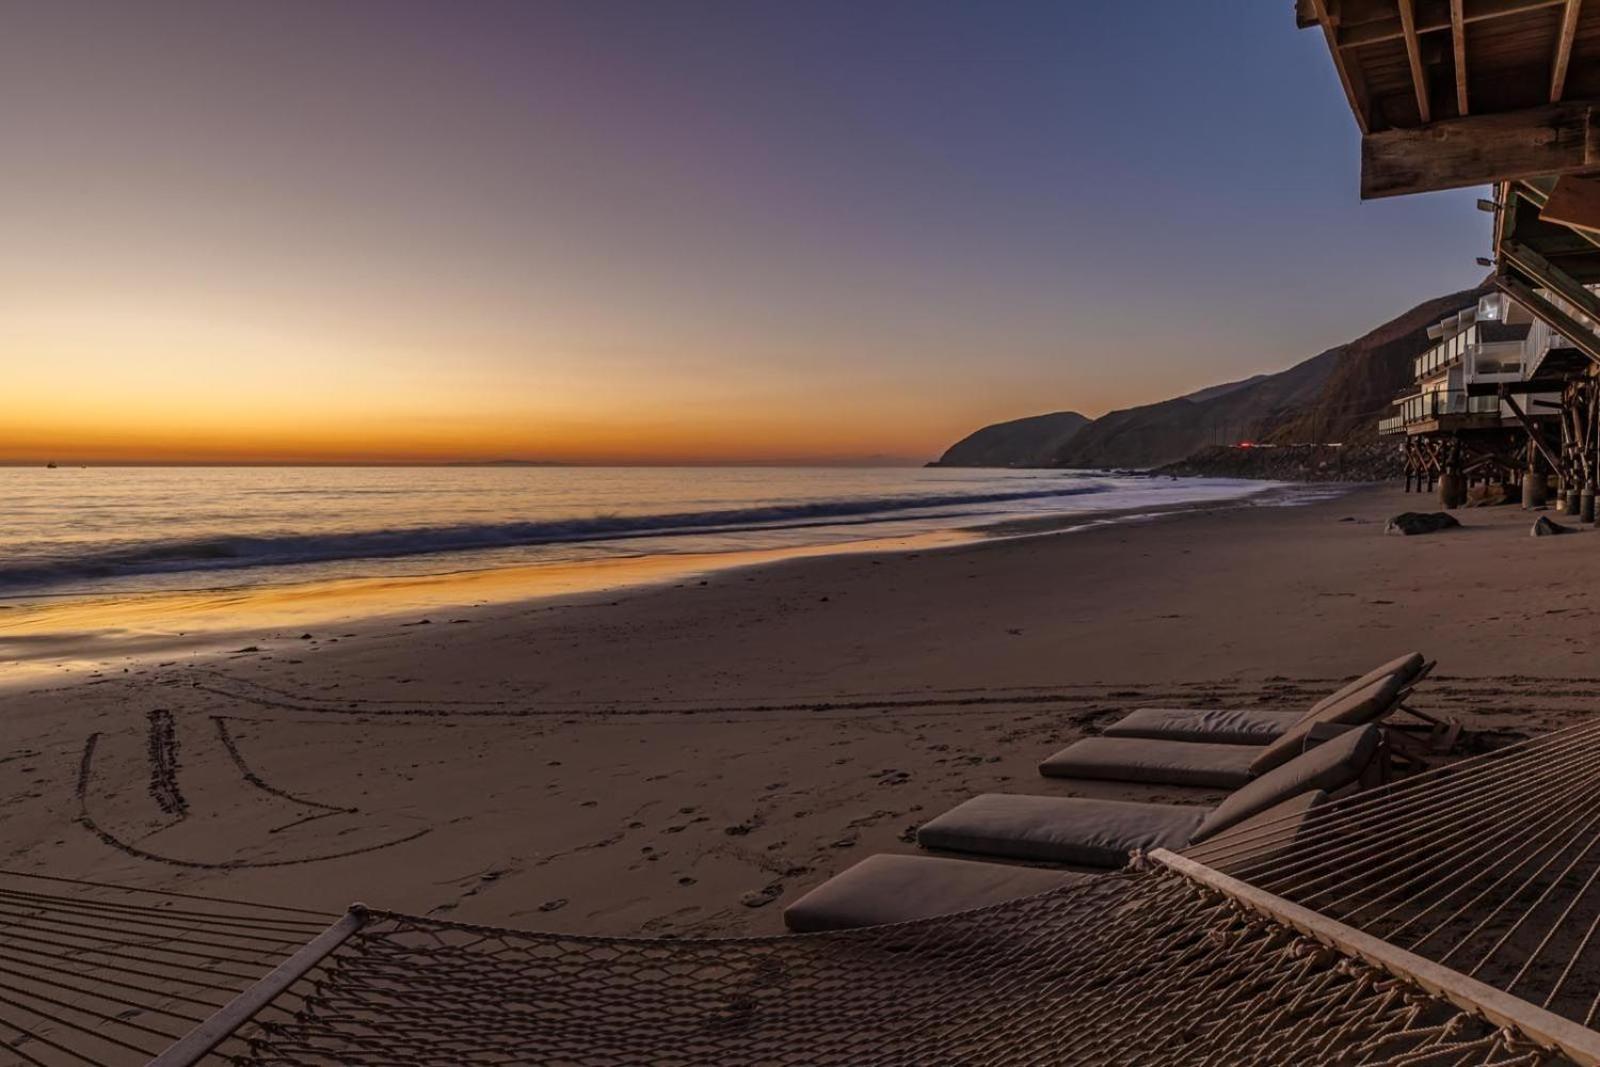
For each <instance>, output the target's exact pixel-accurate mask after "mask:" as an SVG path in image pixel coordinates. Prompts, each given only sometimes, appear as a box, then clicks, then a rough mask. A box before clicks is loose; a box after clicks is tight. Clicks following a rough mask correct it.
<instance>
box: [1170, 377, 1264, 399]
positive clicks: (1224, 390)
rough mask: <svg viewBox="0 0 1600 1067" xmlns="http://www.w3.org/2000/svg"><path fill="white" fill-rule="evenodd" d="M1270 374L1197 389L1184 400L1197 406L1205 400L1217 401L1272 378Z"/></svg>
mask: <svg viewBox="0 0 1600 1067" xmlns="http://www.w3.org/2000/svg"><path fill="white" fill-rule="evenodd" d="M1270 377H1271V375H1269V374H1252V375H1251V376H1250V377H1248V378H1240V379H1239V380H1238V381H1236V382H1223V383H1222V384H1221V385H1208V386H1206V387H1205V388H1204V389H1196V390H1195V391H1194V392H1192V393H1185V394H1183V397H1182V399H1184V400H1192V401H1194V402H1195V403H1196V404H1198V403H1200V402H1201V401H1204V400H1215V399H1216V398H1217V397H1219V396H1226V395H1228V394H1229V393H1231V392H1233V391H1234V390H1235V389H1243V388H1244V387H1245V386H1247V385H1254V384H1256V383H1257V382H1259V381H1260V380H1261V379H1263V378H1270Z"/></svg>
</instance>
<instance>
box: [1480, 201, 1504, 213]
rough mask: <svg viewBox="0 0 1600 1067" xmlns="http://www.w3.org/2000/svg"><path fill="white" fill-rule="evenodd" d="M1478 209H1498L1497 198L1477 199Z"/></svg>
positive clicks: (1498, 202)
mask: <svg viewBox="0 0 1600 1067" xmlns="http://www.w3.org/2000/svg"><path fill="white" fill-rule="evenodd" d="M1478 210H1479V211H1499V210H1500V201H1498V200H1479V201H1478Z"/></svg>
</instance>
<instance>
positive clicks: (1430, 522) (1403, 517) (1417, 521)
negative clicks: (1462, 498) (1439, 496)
mask: <svg viewBox="0 0 1600 1067" xmlns="http://www.w3.org/2000/svg"><path fill="white" fill-rule="evenodd" d="M1460 525H1461V523H1459V522H1457V521H1456V519H1455V516H1453V515H1449V514H1446V513H1445V512H1443V511H1405V512H1401V513H1400V514H1399V515H1396V516H1395V517H1394V518H1392V519H1390V520H1389V522H1388V524H1387V525H1385V526H1384V528H1383V532H1384V533H1392V534H1403V535H1405V536H1406V537H1413V536H1415V535H1417V534H1429V533H1437V532H1439V531H1440V530H1451V529H1454V528H1455V527H1457V526H1460Z"/></svg>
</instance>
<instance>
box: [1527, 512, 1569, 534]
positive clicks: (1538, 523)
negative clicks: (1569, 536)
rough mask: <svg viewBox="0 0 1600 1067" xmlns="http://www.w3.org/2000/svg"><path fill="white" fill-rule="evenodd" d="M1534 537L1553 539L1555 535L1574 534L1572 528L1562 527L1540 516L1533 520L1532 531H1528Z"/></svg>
mask: <svg viewBox="0 0 1600 1067" xmlns="http://www.w3.org/2000/svg"><path fill="white" fill-rule="evenodd" d="M1530 532H1531V533H1532V535H1533V536H1534V537H1554V536H1556V534H1565V533H1574V532H1575V531H1574V530H1573V528H1572V527H1570V526H1563V525H1561V524H1560V523H1559V522H1555V521H1554V520H1552V519H1549V518H1547V517H1545V516H1544V515H1540V516H1539V517H1538V518H1537V519H1534V520H1533V529H1532V531H1530Z"/></svg>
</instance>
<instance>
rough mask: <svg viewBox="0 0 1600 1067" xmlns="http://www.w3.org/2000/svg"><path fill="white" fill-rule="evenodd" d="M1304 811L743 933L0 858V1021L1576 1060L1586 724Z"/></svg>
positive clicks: (171, 1035) (221, 1031) (734, 1044)
mask: <svg viewBox="0 0 1600 1067" xmlns="http://www.w3.org/2000/svg"><path fill="white" fill-rule="evenodd" d="M1319 812H1320V814H1319V815H1318V817H1317V818H1316V819H1314V820H1312V821H1310V822H1309V823H1301V824H1300V825H1299V827H1298V829H1296V827H1295V825H1294V824H1293V823H1290V822H1287V821H1286V822H1284V823H1276V824H1273V823H1269V824H1259V823H1258V824H1255V825H1247V826H1243V827H1240V828H1238V829H1236V830H1234V831H1230V832H1228V833H1225V834H1223V835H1220V836H1219V837H1217V838H1215V839H1213V840H1211V841H1208V842H1206V844H1205V845H1203V846H1200V847H1197V848H1195V849H1192V850H1190V851H1189V852H1188V853H1187V854H1185V855H1184V856H1173V855H1170V854H1161V853H1158V854H1155V855H1153V856H1152V857H1147V858H1141V860H1140V861H1138V862H1136V863H1135V865H1134V867H1133V868H1131V869H1129V870H1127V871H1124V872H1120V873H1118V874H1114V875H1108V876H1106V877H1103V878H1098V879H1094V880H1091V881H1089V882H1086V883H1083V884H1080V885H1074V886H1070V887H1066V888H1063V889H1060V890H1057V891H1054V892H1051V893H1047V894H1043V895H1041V896H1036V897H1031V898H1028V899H1025V900H1020V901H1014V902H1011V903H1008V904H1003V905H997V906H995V907H991V908H985V909H981V910H977V911H970V912H964V913H961V914H957V915H950V916H944V917H940V918H935V919H926V920H921V921H917V922H911V923H902V924H897V925H893V926H881V927H871V928H865V929H859V930H849V931H840V932H835V933H825V934H809V935H800V936H788V937H772V938H741V939H722V940H712V939H707V940H681V939H642V938H605V937H574V936H563V935H557V934H540V933H530V932H526V931H516V930H507V929H500V928H495V927H485V926H473V925H468V924H463V923H451V922H444V921H439V920H432V919H425V918H420V917H416V916H409V915H401V914H397V913H393V912H387V911H381V910H373V909H366V908H360V907H357V908H355V909H352V911H351V912H350V913H349V914H348V915H346V916H344V917H342V918H333V917H317V916H314V915H312V914H311V913H306V912H297V911H294V910H292V909H283V908H275V907H271V906H265V905H245V904H240V903H237V902H224V901H213V900H209V899H207V898H196V897H187V898H185V897H176V896H172V897H165V896H163V897H158V896H156V895H154V894H145V893H141V892H139V891H128V890H114V889H112V888H110V887H104V886H91V885H88V884H85V883H71V884H67V883H59V882H52V883H48V884H47V885H46V886H45V888H42V889H41V888H40V887H39V886H38V885H36V884H35V885H33V887H32V888H31V889H15V888H11V887H12V885H13V884H19V885H29V884H30V883H28V882H27V881H26V879H25V878H23V877H22V876H7V877H3V878H0V924H3V927H4V936H3V937H0V1040H3V1041H4V1042H5V1047H6V1048H8V1049H10V1050H11V1051H12V1052H13V1053H15V1054H16V1056H17V1061H18V1062H23V1063H35V1064H51V1065H53V1064H57V1063H62V1064H66V1063H79V1064H82V1063H88V1064H104V1065H111V1067H115V1065H120V1064H123V1063H137V1062H142V1061H143V1060H144V1059H145V1058H147V1057H155V1058H154V1059H153V1061H152V1062H154V1063H155V1064H157V1065H160V1067H170V1065H178V1064H190V1063H198V1062H208V1063H225V1062H232V1063H237V1064H291V1065H293V1064H306V1065H312V1064H315V1065H336V1064H348V1065H353V1067H362V1065H368V1064H374V1065H376V1064H383V1065H409V1064H419V1065H440V1067H444V1065H456V1064H465V1063H472V1064H477V1063H484V1064H510V1063H519V1064H526V1063H541V1064H562V1065H567V1064H570V1065H624V1064H627V1065H635V1064H663V1065H680V1064H681V1065H688V1064H750V1065H758V1064H759V1065H783V1064H839V1065H845V1064H849V1065H883V1067H896V1065H906V1067H911V1065H919V1067H920V1065H929V1064H1007V1065H1009V1064H1063V1063H1093V1064H1100V1063H1110V1064H1151V1063H1182V1064H1215V1065H1218V1067H1224V1065H1233V1064H1240V1063H1262V1064H1285V1065H1289V1064H1334V1063H1338V1064H1392V1065H1397V1067H1398V1065H1424V1064H1440V1065H1446V1064H1448V1065H1470V1064H1486V1065H1487V1064H1497V1065H1498V1064H1543V1063H1563V1062H1580V1063H1595V1062H1600V1034H1597V1033H1595V1032H1594V1031H1593V1030H1590V1029H1588V1028H1587V1027H1588V1024H1590V1023H1592V1022H1593V1021H1594V1018H1595V1014H1596V1010H1597V1009H1596V1002H1597V999H1600V936H1596V932H1597V929H1600V885H1597V882H1600V848H1597V845H1600V723H1597V724H1593V725H1585V726H1579V727H1574V728H1571V729H1568V730H1564V731H1560V732H1558V733H1555V734H1551V735H1547V736H1545V737H1542V738H1538V739H1535V740H1533V741H1529V742H1524V743H1522V744H1519V745H1515V746H1511V747H1508V748H1505V749H1502V750H1499V751H1497V752H1494V753H1490V754H1487V755H1484V756H1481V757H1477V758H1475V759H1472V760H1468V761H1464V762H1462V763H1459V764H1455V765H1452V766H1449V767H1445V768H1441V769H1439V770H1437V771H1434V772H1430V773H1427V774H1423V775H1418V776H1415V777H1413V778H1411V779H1408V780H1406V781H1404V782H1402V783H1399V784H1396V785H1393V786H1390V787H1385V788H1383V789H1381V790H1376V791H1369V792H1367V793H1363V794H1358V795H1356V796H1353V797H1349V798H1346V799H1344V800H1341V801H1338V802H1335V803H1333V804H1329V805H1326V806H1324V807H1323V808H1321V809H1319ZM157 924H164V925H157ZM174 927H176V928H174ZM319 930H320V931H321V932H320V933H318V931H319ZM64 931H65V932H64ZM19 933H20V934H23V935H26V936H29V937H38V938H46V939H48V941H49V944H47V945H43V946H39V947H38V948H37V949H36V950H30V951H31V952H32V954H31V955H29V954H27V953H24V952H22V951H19V949H18V946H19V945H27V944H29V943H28V942H26V941H23V940H22V939H21V938H20V937H19V936H18V934H19ZM57 943H61V944H71V945H72V946H74V947H73V949H72V951H70V952H69V951H67V950H66V949H64V948H59V947H56V948H52V947H50V945H54V944H57ZM130 945H135V946H138V947H137V948H129V947H128V946H130ZM185 953H187V955H185ZM157 959H161V960H167V961H168V962H167V963H163V964H159V965H158V964H156V963H154V962H152V961H154V960H157ZM50 968H53V969H50ZM134 968H138V969H139V971H141V972H149V975H146V976H144V977H137V978H136V977H133V976H130V975H129V974H127V973H125V972H126V971H128V970H131V969H134ZM151 975H154V977H152V976H151ZM263 976H265V977H263ZM258 979H259V980H258ZM112 980H116V981H120V982H121V983H122V984H121V985H117V984H112ZM49 982H56V983H57V985H54V986H52V985H50V984H48V983H49ZM69 983H70V988H62V987H63V986H67V985H68V984H69ZM185 998H186V999H185ZM207 1008H212V1009H214V1011H213V1012H212V1013H208V1012H207V1011H206V1010H205V1009H207ZM0 1054H3V1053H0Z"/></svg>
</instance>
